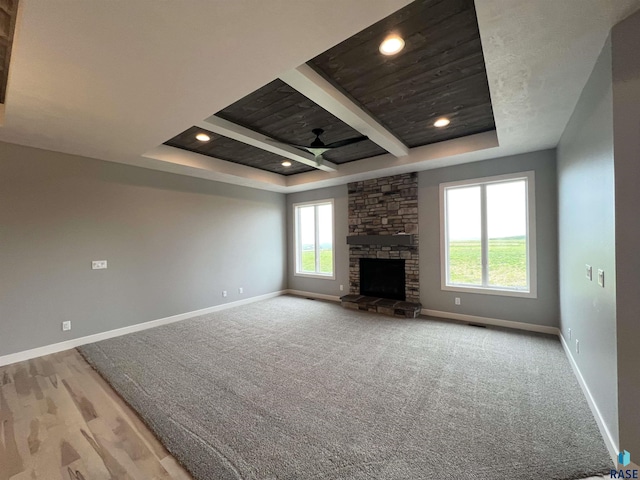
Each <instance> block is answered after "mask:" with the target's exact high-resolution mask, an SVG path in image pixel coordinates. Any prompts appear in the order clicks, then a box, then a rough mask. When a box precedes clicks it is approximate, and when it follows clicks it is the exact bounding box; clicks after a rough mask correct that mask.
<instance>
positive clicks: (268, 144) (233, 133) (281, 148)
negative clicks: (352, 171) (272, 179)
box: [196, 115, 338, 172]
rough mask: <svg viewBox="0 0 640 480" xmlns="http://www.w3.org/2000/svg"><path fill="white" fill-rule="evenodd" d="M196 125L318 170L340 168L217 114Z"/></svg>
mask: <svg viewBox="0 0 640 480" xmlns="http://www.w3.org/2000/svg"><path fill="white" fill-rule="evenodd" d="M196 126H197V127H198V128H203V129H205V130H209V131H211V132H213V133H217V134H218V135H222V136H224V137H228V138H231V139H233V140H237V141H239V142H242V143H246V144H248V145H252V146H254V147H257V148H261V149H262V150H266V151H268V152H271V153H275V154H276V155H280V156H281V157H285V158H288V159H290V160H294V161H296V162H299V163H304V164H305V165H309V166H310V167H313V168H317V169H318V170H323V171H325V172H335V171H337V170H338V166H337V165H336V164H335V163H332V162H330V161H328V160H325V159H321V162H320V163H318V162H316V159H315V157H314V156H313V155H311V154H310V153H309V154H306V153H305V152H303V151H301V150H300V149H298V148H294V147H291V146H289V145H286V144H283V143H280V142H277V141H276V140H273V139H271V138H269V137H265V136H264V135H262V134H261V133H258V132H255V131H253V130H250V129H248V128H245V127H243V126H241V125H238V124H236V123H233V122H230V121H228V120H225V119H223V118H220V117H218V116H216V115H211V116H210V117H209V118H206V119H205V120H203V121H202V122H199V123H197V124H196Z"/></svg>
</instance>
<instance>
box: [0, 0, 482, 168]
mask: <svg viewBox="0 0 640 480" xmlns="http://www.w3.org/2000/svg"><path fill="white" fill-rule="evenodd" d="M0 1H3V0H0ZM390 33H395V34H398V35H400V36H401V37H403V38H404V40H405V48H404V50H402V51H401V52H400V53H399V54H397V55H394V56H384V55H382V54H380V52H379V51H378V48H379V45H380V43H381V42H382V40H384V38H385V37H386V36H387V35H389V34H390ZM308 64H309V65H310V66H311V67H312V68H313V69H315V70H316V71H317V72H319V73H320V74H321V75H322V76H324V77H325V78H326V79H327V80H328V81H329V82H330V83H331V84H333V85H334V86H335V87H336V88H337V89H338V90H340V91H342V92H343V93H345V94H346V95H347V96H348V97H350V98H351V99H352V100H353V101H354V102H355V103H356V104H358V105H360V106H361V107H362V108H363V109H364V110H366V111H367V112H369V113H370V114H371V115H372V116H373V117H374V118H375V119H376V120H377V121H378V122H380V123H381V124H382V125H384V126H385V127H386V128H387V129H388V130H389V131H391V132H392V133H393V134H394V135H396V136H397V137H398V138H399V139H400V140H402V141H403V142H404V143H405V144H406V145H407V146H409V147H411V148H413V147H418V146H421V145H427V144H431V143H435V142H440V141H443V140H450V139H453V138H459V137H464V136H467V135H472V134H475V133H481V132H485V131H489V130H494V129H495V123H494V118H493V109H492V106H491V97H490V94H489V85H488V81H487V76H486V71H485V65H484V56H483V53H482V44H481V42H480V33H479V30H478V22H477V19H476V12H475V7H474V3H473V0H417V1H415V2H413V3H411V4H409V5H408V6H406V7H405V8H403V9H401V10H398V11H397V12H395V13H394V14H392V15H390V16H389V17H387V18H385V19H383V20H381V21H380V22H378V23H376V24H374V25H372V26H371V27H369V28H367V29H365V30H363V31H362V32H360V33H358V34H356V35H354V36H352V37H351V38H349V39H347V40H345V41H344V42H342V43H340V44H338V45H336V46H335V47H333V48H331V49H329V50H327V51H326V52H324V53H322V54H320V55H318V56H317V57H316V58H314V59H312V60H310V61H309V63H308ZM216 115H217V116H219V117H221V118H223V119H225V120H228V121H230V122H233V123H236V124H238V125H241V126H243V127H245V128H249V129H251V130H254V131H256V132H259V133H261V134H263V135H265V137H271V138H273V139H275V140H277V141H281V142H284V143H290V144H298V145H309V144H310V143H311V142H312V141H313V140H314V138H315V136H314V135H313V134H312V133H311V130H312V129H314V128H322V129H324V130H325V133H324V135H323V136H322V137H321V139H322V141H323V142H324V143H325V144H328V143H332V142H336V141H340V140H345V139H348V138H352V137H358V136H360V135H361V134H360V133H359V132H357V131H356V130H354V129H353V128H351V127H350V126H349V125H347V124H345V123H344V122H342V121H341V120H340V119H338V118H336V117H335V116H334V115H332V114H331V113H329V112H327V111H325V110H324V109H323V108H321V107H320V106H318V105H316V104H315V103H313V102H312V101H311V100H309V99H308V98H307V97H305V96H304V95H302V94H301V93H299V92H298V91H296V90H294V89H293V88H292V87H290V86H289V85H287V84H286V83H284V82H282V81H281V80H278V79H276V80H274V81H272V82H271V83H269V84H267V85H265V86H264V87H262V88H260V89H258V90H256V91H255V92H253V93H251V94H249V95H247V96H246V97H244V98H242V99H240V100H238V101H237V102H235V103H233V104H232V105H229V106H228V107H226V108H224V109H223V110H221V111H219V112H217V113H216ZM439 117H447V118H449V119H450V120H451V124H450V125H449V126H447V127H445V128H437V127H435V126H433V122H434V121H435V120H436V119H437V118H439ZM198 131H199V130H198V129H195V127H194V128H191V129H189V130H187V131H185V132H183V133H181V134H180V135H177V136H176V137H174V138H172V139H171V140H169V141H168V142H166V144H167V145H171V146H175V147H178V148H183V149H186V150H190V151H194V152H197V153H201V154H204V155H210V156H213V157H217V158H220V159H223V160H229V161H232V162H236V163H241V164H244V165H248V166H252V167H256V168H261V169H263V170H268V171H270V172H275V173H281V174H283V175H292V174H295V173H302V172H307V171H311V170H314V169H313V168H312V167H308V166H306V165H303V164H299V163H296V162H293V165H292V166H291V167H288V168H285V167H282V165H281V163H282V160H283V159H282V158H280V157H279V156H277V155H274V154H272V153H269V152H265V151H263V150H260V149H258V148H255V147H252V146H248V145H245V144H243V143H240V142H237V141H234V140H230V139H228V138H225V137H221V136H219V135H215V134H210V136H211V137H212V141H211V142H209V143H207V144H203V143H201V142H198V141H197V140H195V134H196V133H198ZM384 153H386V152H385V151H384V150H383V149H382V148H381V147H379V146H378V145H376V144H375V143H373V142H372V141H370V140H366V141H363V142H360V143H356V144H352V145H348V146H345V147H341V148H337V149H335V150H331V151H328V152H326V153H325V154H324V155H323V157H324V158H326V159H327V160H329V161H331V162H334V163H336V164H344V163H347V162H352V161H354V160H359V159H363V158H369V157H374V156H378V155H381V154H384Z"/></svg>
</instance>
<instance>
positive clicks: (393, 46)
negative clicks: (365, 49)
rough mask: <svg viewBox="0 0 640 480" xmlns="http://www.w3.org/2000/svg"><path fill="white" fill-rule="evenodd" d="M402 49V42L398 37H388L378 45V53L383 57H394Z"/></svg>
mask: <svg viewBox="0 0 640 480" xmlns="http://www.w3.org/2000/svg"><path fill="white" fill-rule="evenodd" d="M403 48H404V40H403V39H402V37H400V36H398V35H389V36H388V37H387V38H385V39H384V40H383V41H382V43H381V44H380V53H381V54H383V55H395V54H396V53H398V52H399V51H400V50H402V49H403Z"/></svg>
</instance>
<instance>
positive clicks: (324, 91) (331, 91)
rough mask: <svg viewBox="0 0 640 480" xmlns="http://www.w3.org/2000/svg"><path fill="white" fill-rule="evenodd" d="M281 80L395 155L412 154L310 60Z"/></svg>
mask: <svg viewBox="0 0 640 480" xmlns="http://www.w3.org/2000/svg"><path fill="white" fill-rule="evenodd" d="M280 80H282V81H283V82H285V83H287V84H288V85H289V86H291V87H293V88H295V89H296V90H297V91H298V92H300V93H301V94H303V95H304V96H305V97H307V98H308V99H310V100H311V101H313V102H314V103H316V104H317V105H320V106H321V107H322V108H324V109H325V110H326V111H328V112H329V113H332V114H333V115H335V116H336V117H338V118H339V119H340V120H342V121H343V122H344V123H346V124H347V125H349V126H350V127H352V128H354V129H356V130H358V131H359V132H360V133H362V134H363V135H366V136H367V137H369V140H371V141H372V142H374V143H376V144H378V145H379V146H381V147H382V148H384V149H385V150H386V151H387V152H389V153H390V154H392V155H393V156H395V157H404V156H406V155H408V154H409V148H408V147H407V146H406V145H405V144H404V143H403V142H402V141H401V140H400V139H398V138H397V137H396V136H395V135H393V134H392V133H391V132H390V131H389V130H387V129H386V128H384V127H383V126H382V125H380V123H378V122H377V121H376V120H375V119H374V118H373V117H372V116H371V115H369V114H368V113H367V112H365V111H364V110H363V109H362V108H360V107H359V106H358V105H356V104H355V103H354V102H353V101H352V100H351V99H349V98H348V97H347V96H346V95H344V94H343V93H342V92H340V91H339V90H338V89H336V87H334V86H333V85H331V83H329V82H328V81H327V80H325V79H324V78H323V77H322V76H321V75H320V74H318V73H317V72H316V71H315V70H313V68H311V67H310V66H309V65H307V64H306V63H305V64H303V65H300V66H299V67H298V68H295V69H293V70H289V71H288V72H287V73H285V74H284V75H281V76H280Z"/></svg>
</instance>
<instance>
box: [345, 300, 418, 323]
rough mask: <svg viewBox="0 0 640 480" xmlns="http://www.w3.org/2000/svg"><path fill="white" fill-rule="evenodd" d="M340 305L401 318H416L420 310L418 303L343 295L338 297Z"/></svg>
mask: <svg viewBox="0 0 640 480" xmlns="http://www.w3.org/2000/svg"><path fill="white" fill-rule="evenodd" d="M340 303H341V304H342V306H343V307H345V308H351V309H353V310H364V311H367V312H375V313H382V314H385V315H392V316H394V317H402V318H416V317H417V316H418V315H420V310H421V309H422V305H421V304H420V303H415V302H402V301H400V300H390V299H388V298H377V297H366V296H364V295H345V296H343V297H340Z"/></svg>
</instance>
